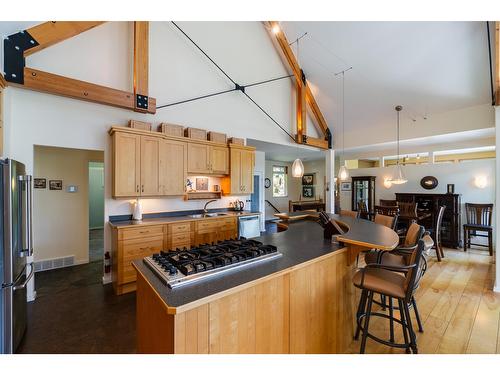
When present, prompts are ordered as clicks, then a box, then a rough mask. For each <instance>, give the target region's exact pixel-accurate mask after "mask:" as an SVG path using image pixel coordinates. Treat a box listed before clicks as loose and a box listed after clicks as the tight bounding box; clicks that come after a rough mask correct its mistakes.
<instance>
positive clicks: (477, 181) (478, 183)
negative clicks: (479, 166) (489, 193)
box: [474, 176, 488, 189]
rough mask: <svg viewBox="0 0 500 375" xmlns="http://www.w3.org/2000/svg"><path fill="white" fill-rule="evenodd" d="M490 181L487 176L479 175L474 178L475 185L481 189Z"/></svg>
mask: <svg viewBox="0 0 500 375" xmlns="http://www.w3.org/2000/svg"><path fill="white" fill-rule="evenodd" d="M487 183H488V181H487V180H486V177H485V176H477V177H476V178H475V179H474V185H476V187H478V188H479V189H484V188H485V187H486V185H487Z"/></svg>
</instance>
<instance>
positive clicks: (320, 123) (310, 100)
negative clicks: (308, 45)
mask: <svg viewBox="0 0 500 375" xmlns="http://www.w3.org/2000/svg"><path fill="white" fill-rule="evenodd" d="M267 24H268V26H269V28H270V29H271V30H275V29H278V30H279V31H278V32H277V33H274V32H273V31H271V33H272V34H273V35H274V37H275V39H276V41H277V43H278V45H279V47H280V50H281V53H280V56H282V58H284V60H285V61H286V63H287V64H288V66H289V68H290V69H291V70H292V73H293V75H294V76H295V81H296V87H297V97H300V100H299V99H298V100H297V104H299V102H301V101H302V97H301V95H302V94H301V93H300V92H299V91H300V89H302V87H305V90H303V91H304V94H305V101H306V103H307V105H309V108H310V109H311V113H312V114H313V118H314V120H315V121H314V125H315V126H316V128H317V129H318V131H319V132H320V134H322V135H324V136H325V137H326V136H327V133H328V124H327V123H326V120H325V118H324V116H323V114H322V113H321V110H320V108H319V106H318V103H317V102H316V99H315V98H314V95H313V93H312V91H311V88H310V87H309V85H308V83H307V81H304V80H303V79H304V77H303V74H302V69H301V68H300V65H299V63H298V61H297V59H296V57H295V55H294V53H293V51H292V49H291V48H290V43H289V42H288V39H287V38H286V36H285V33H284V32H283V30H281V29H280V25H279V23H278V22H277V21H269V22H268V23H267ZM300 110H301V109H299V108H297V113H299V111H300ZM301 127H302V128H303V129H305V128H306V121H305V116H304V117H303V118H302V117H301V118H299V116H297V134H298V135H300V134H301V133H303V134H305V131H302V132H301V131H300V129H299V128H301Z"/></svg>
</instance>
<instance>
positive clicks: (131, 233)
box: [112, 225, 163, 294]
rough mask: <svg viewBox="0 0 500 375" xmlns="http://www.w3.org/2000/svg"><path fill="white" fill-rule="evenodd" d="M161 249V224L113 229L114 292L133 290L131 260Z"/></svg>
mask: <svg viewBox="0 0 500 375" xmlns="http://www.w3.org/2000/svg"><path fill="white" fill-rule="evenodd" d="M160 250H163V226H161V225H155V226H150V227H142V228H124V229H116V228H115V229H114V230H113V238H112V260H113V287H114V289H115V293H116V294H123V293H127V292H131V291H134V290H135V280H136V272H135V270H134V268H133V267H132V261H134V260H136V259H142V258H144V257H147V256H149V255H151V254H153V253H157V252H159V251H160Z"/></svg>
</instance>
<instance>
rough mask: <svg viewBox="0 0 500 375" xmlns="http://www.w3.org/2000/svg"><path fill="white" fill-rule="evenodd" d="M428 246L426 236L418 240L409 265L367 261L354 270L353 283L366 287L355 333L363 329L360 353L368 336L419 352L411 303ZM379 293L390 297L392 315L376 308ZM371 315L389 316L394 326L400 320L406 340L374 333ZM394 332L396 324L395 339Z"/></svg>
mask: <svg viewBox="0 0 500 375" xmlns="http://www.w3.org/2000/svg"><path fill="white" fill-rule="evenodd" d="M425 246H426V242H425V241H424V240H419V241H418V244H417V247H416V249H415V251H413V252H412V254H411V255H409V258H408V265H406V266H389V265H384V264H367V265H366V267H365V268H362V269H360V270H358V271H357V272H356V273H355V274H354V276H353V284H354V286H355V287H357V288H359V289H361V290H362V292H361V298H360V301H359V305H358V310H357V313H356V317H357V332H356V336H355V339H357V336H359V331H362V339H361V346H360V353H364V352H365V347H366V340H367V338H368V337H369V338H371V339H372V340H375V341H377V342H379V343H381V344H384V345H388V346H391V347H394V348H403V349H405V350H406V352H407V353H414V354H417V353H418V348H417V341H416V335H415V332H414V330H413V325H412V322H411V316H410V311H409V307H408V306H409V305H410V304H411V301H412V298H413V293H414V291H415V287H416V286H418V278H421V274H422V266H421V263H422V257H423V255H422V253H423V251H424V249H425ZM377 293H378V294H381V295H385V296H387V297H389V304H390V309H389V315H387V314H383V313H379V312H372V305H373V296H374V294H377ZM393 298H394V299H396V300H397V302H398V308H399V311H400V313H401V318H400V319H397V318H395V317H394V315H393V309H392V299H393ZM371 316H379V317H383V318H386V319H389V321H390V324H391V327H393V325H394V323H395V322H396V323H398V324H399V325H400V326H401V328H402V330H403V337H404V343H396V342H394V341H392V342H391V341H387V340H383V339H381V338H379V337H377V336H375V335H373V334H371V333H370V332H369V331H368V330H369V324H370V317H371ZM393 336H394V332H393V328H391V338H392V339H393Z"/></svg>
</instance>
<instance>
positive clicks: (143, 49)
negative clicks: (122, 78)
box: [134, 21, 149, 112]
mask: <svg viewBox="0 0 500 375" xmlns="http://www.w3.org/2000/svg"><path fill="white" fill-rule="evenodd" d="M148 76H149V22H147V21H146V22H144V21H135V22H134V95H143V96H148V95H149V94H148ZM135 104H136V107H135V110H136V111H138V112H146V110H144V109H143V108H140V107H138V106H137V103H135Z"/></svg>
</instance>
